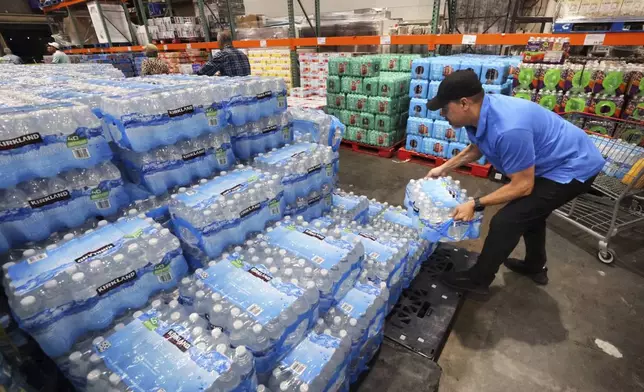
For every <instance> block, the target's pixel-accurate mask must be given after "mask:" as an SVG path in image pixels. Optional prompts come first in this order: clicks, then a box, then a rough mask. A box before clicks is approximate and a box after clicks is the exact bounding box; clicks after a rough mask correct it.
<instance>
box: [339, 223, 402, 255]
mask: <svg viewBox="0 0 644 392" xmlns="http://www.w3.org/2000/svg"><path fill="white" fill-rule="evenodd" d="M342 235H343V236H347V237H349V238H350V239H351V240H355V239H359V240H360V241H361V242H362V245H363V246H364V254H365V256H367V257H369V258H370V259H372V260H375V261H378V262H381V263H386V262H387V261H389V260H390V259H391V258H392V257H393V256H394V255H395V253H396V250H395V249H393V248H391V247H389V246H387V245H385V244H383V243H381V242H378V239H377V238H376V237H374V236H373V235H371V234H370V233H366V232H361V231H356V232H352V231H351V230H350V229H348V228H346V229H344V230H343V231H342Z"/></svg>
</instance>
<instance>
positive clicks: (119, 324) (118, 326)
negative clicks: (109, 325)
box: [114, 323, 125, 331]
mask: <svg viewBox="0 0 644 392" xmlns="http://www.w3.org/2000/svg"><path fill="white" fill-rule="evenodd" d="M123 328H125V324H123V323H118V324H116V325H115V326H114V330H115V331H120V330H122V329H123Z"/></svg>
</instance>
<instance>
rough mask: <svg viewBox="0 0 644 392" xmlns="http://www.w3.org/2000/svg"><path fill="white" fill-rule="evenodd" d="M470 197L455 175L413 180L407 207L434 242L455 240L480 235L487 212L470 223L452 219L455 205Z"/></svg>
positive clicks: (421, 230)
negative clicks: (453, 177) (484, 215)
mask: <svg viewBox="0 0 644 392" xmlns="http://www.w3.org/2000/svg"><path fill="white" fill-rule="evenodd" d="M468 200H469V198H468V197H467V191H466V190H465V189H462V188H461V185H460V181H458V180H454V179H452V177H444V178H437V179H427V178H425V179H420V180H411V181H410V182H409V184H408V185H407V188H406V190H405V206H406V207H407V213H408V215H409V216H410V217H411V218H412V220H413V224H414V226H416V227H417V228H418V230H419V231H420V236H421V237H422V238H424V239H427V240H429V241H431V242H439V241H440V242H451V241H462V240H466V239H473V238H478V237H479V234H480V231H481V221H482V219H483V213H481V212H477V213H475V215H474V219H473V220H472V221H470V222H457V221H454V219H452V213H453V211H454V208H455V207H456V206H458V205H459V204H461V203H465V202H467V201H468Z"/></svg>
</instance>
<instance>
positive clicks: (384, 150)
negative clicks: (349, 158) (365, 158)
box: [340, 139, 405, 158]
mask: <svg viewBox="0 0 644 392" xmlns="http://www.w3.org/2000/svg"><path fill="white" fill-rule="evenodd" d="M404 143H405V139H402V140H400V141H398V142H396V143H394V145H393V146H391V147H379V146H372V145H371V144H364V143H358V142H354V141H353V140H346V139H342V143H341V145H340V146H341V147H342V148H346V149H350V150H353V151H355V152H360V153H363V154H367V155H373V156H378V157H382V158H391V157H393V156H394V154H395V153H396V150H398V148H400V146H402V145H403V144H404Z"/></svg>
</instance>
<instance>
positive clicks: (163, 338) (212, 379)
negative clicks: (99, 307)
mask: <svg viewBox="0 0 644 392" xmlns="http://www.w3.org/2000/svg"><path fill="white" fill-rule="evenodd" d="M188 311H189V309H188V308H187V307H184V306H181V305H180V304H179V303H178V302H177V301H176V300H172V301H170V302H169V303H166V300H165V299H164V298H163V297H161V296H159V297H157V298H155V299H154V300H152V301H151V304H150V306H148V307H146V309H144V310H143V311H136V312H133V313H128V314H127V315H125V316H123V317H122V318H121V319H119V320H118V321H120V322H118V323H115V324H114V325H113V327H112V328H111V329H110V330H108V331H107V332H106V333H105V335H102V334H96V335H93V336H90V337H88V338H87V339H86V340H84V341H82V342H79V343H77V344H76V345H75V346H74V348H73V349H74V351H73V352H72V353H71V354H69V355H68V356H65V357H61V358H59V359H58V361H57V362H58V365H59V367H60V368H61V369H62V370H63V372H64V373H65V374H66V376H67V377H68V378H69V380H70V381H72V383H73V384H74V386H75V387H76V389H77V390H81V391H88V392H92V391H97V392H98V391H114V392H116V391H131V390H137V391H159V390H165V391H182V390H183V391H223V390H225V391H231V392H254V391H255V390H256V388H257V377H256V375H255V362H254V358H253V355H252V353H251V352H250V351H249V350H248V349H247V348H246V347H244V346H238V347H237V348H232V347H230V344H229V343H230V339H229V338H228V336H227V335H226V334H224V333H223V332H222V330H221V329H220V328H214V329H210V325H209V324H208V322H207V321H206V320H204V319H203V318H201V317H199V316H198V315H197V314H189V313H188ZM141 358H146V359H147V360H143V361H142V360H141Z"/></svg>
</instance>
